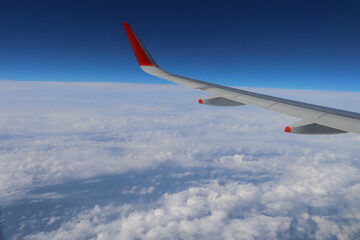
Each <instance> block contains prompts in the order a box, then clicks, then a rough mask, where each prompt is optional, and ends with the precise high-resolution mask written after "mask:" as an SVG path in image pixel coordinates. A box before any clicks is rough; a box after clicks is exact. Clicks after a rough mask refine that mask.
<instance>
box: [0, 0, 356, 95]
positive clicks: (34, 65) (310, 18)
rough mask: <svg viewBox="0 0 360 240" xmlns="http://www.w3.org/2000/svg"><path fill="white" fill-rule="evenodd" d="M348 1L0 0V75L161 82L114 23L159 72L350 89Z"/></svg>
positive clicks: (352, 49)
mask: <svg viewBox="0 0 360 240" xmlns="http://www.w3.org/2000/svg"><path fill="white" fill-rule="evenodd" d="M359 12H360V2H358V1H221V2H209V1H31V2H30V1H10V0H5V1H2V7H1V9H0V35H1V38H0V52H1V55H0V79H8V80H24V81H65V82H71V81H91V82H133V83H166V82H164V81H163V80H161V79H156V78H154V77H152V76H148V75H146V74H144V73H143V72H142V71H141V70H140V69H139V68H138V66H137V63H136V60H135V57H134V56H133V53H132V51H131V48H130V45H129V43H128V40H127V39H126V35H125V33H124V30H123V29H122V25H121V22H123V21H125V22H128V23H129V24H130V25H132V27H133V30H134V31H135V32H136V33H137V35H139V36H140V38H141V39H142V41H143V42H144V44H145V46H146V47H147V48H148V50H149V51H150V53H151V54H152V56H153V57H154V59H155V61H156V62H157V63H158V64H159V65H160V66H161V67H163V68H164V69H166V70H167V71H170V72H173V73H176V74H181V75H186V76H189V77H193V78H197V79H200V80H204V81H210V82H216V83H219V84H224V85H231V86H249V87H275V88H293V89H319V90H340V91H359V90H360V82H359V77H360V67H359V66H360V44H359V43H360V15H359V14H358V13H359Z"/></svg>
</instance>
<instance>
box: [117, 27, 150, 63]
mask: <svg viewBox="0 0 360 240" xmlns="http://www.w3.org/2000/svg"><path fill="white" fill-rule="evenodd" d="M122 24H123V26H124V30H125V33H126V35H127V37H128V39H129V42H130V45H131V47H132V49H133V51H134V54H135V57H136V59H137V61H138V63H139V65H140V66H157V65H156V63H155V62H154V60H153V59H152V58H151V56H150V54H149V53H148V52H147V51H146V49H145V48H144V47H143V46H142V44H140V41H139V40H138V39H137V37H136V36H135V34H134V33H133V31H132V30H131V27H130V25H129V24H128V23H126V22H122Z"/></svg>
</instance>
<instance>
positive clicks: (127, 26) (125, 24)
mask: <svg viewBox="0 0 360 240" xmlns="http://www.w3.org/2000/svg"><path fill="white" fill-rule="evenodd" d="M122 25H123V26H124V28H129V27H130V24H128V23H126V22H122Z"/></svg>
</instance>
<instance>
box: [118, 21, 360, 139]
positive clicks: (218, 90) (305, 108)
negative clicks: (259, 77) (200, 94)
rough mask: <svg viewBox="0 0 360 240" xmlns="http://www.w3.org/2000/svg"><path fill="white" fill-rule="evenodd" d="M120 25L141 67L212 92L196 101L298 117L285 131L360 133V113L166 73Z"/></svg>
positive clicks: (127, 29) (177, 81) (300, 132)
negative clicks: (256, 108)
mask: <svg viewBox="0 0 360 240" xmlns="http://www.w3.org/2000/svg"><path fill="white" fill-rule="evenodd" d="M123 25H124V28H125V32H126V34H127V36H128V38H129V41H130V44H131V46H132V48H133V50H134V53H135V56H136V58H137V60H138V63H139V65H140V67H141V68H142V70H143V71H145V72H146V73H148V74H150V75H153V76H155V77H158V78H162V79H165V80H168V81H171V82H174V83H177V84H180V85H184V86H187V87H191V88H194V89H197V90H201V91H204V92H207V93H209V94H211V96H210V97H208V98H204V99H200V100H199V103H203V104H209V105H215V106H237V105H245V104H246V105H251V106H254V107H259V108H263V109H267V110H270V111H273V112H278V113H282V114H285V115H289V116H292V117H296V118H299V119H301V120H300V121H298V122H296V123H294V124H291V125H289V126H287V127H285V132H289V133H297V134H338V133H346V132H352V133H357V134H360V113H356V112H350V111H344V110H340V109H335V108H329V107H324V106H319V105H314V104H310V103H304V102H299V101H293V100H289V99H284V98H278V97H273V96H269V95H265V94H260V93H255V92H250V91H246V90H241V89H237V88H231V87H226V86H222V85H218V84H214V83H209V82H204V81H200V80H195V79H191V78H187V77H182V76H178V75H174V74H171V73H168V72H166V71H164V70H162V69H161V68H160V67H159V66H158V65H157V64H156V63H155V61H154V60H153V59H152V57H151V56H150V54H149V53H148V51H147V50H146V49H145V47H144V46H143V44H142V43H141V42H140V40H139V39H138V38H137V37H136V35H135V34H134V33H133V31H132V30H131V28H130V25H129V24H127V23H123Z"/></svg>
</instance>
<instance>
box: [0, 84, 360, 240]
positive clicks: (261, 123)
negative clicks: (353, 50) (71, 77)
mask: <svg viewBox="0 0 360 240" xmlns="http://www.w3.org/2000/svg"><path fill="white" fill-rule="evenodd" d="M1 83H2V84H1V88H0V91H1V94H0V109H1V110H0V111H1V112H0V113H1V115H0V123H1V124H0V133H1V136H0V144H1V152H0V178H1V180H0V194H1V196H3V197H2V198H1V202H2V205H3V206H4V208H5V209H6V208H7V207H8V206H14V205H16V204H18V202H19V201H21V200H22V199H30V200H29V201H31V202H32V203H35V202H40V203H41V201H45V199H47V200H49V201H50V200H54V199H56V200H59V199H66V196H67V194H66V193H57V192H56V191H50V192H48V193H44V194H33V193H32V192H31V191H33V190H34V189H37V188H39V187H42V186H48V187H49V188H51V186H53V185H55V184H62V183H66V182H68V181H73V180H77V179H78V180H82V179H83V180H85V181H87V180H86V179H90V180H89V181H93V180H91V179H92V178H94V177H99V176H105V175H122V174H125V173H127V172H129V171H133V170H138V171H143V172H147V171H150V170H154V169H155V170H156V169H160V168H167V166H171V168H172V169H182V170H184V171H172V170H171V171H170V170H169V173H168V174H169V175H168V176H169V178H170V179H177V181H179V182H180V183H181V184H180V187H177V188H174V187H173V186H167V187H164V186H163V185H164V182H163V181H161V180H159V179H161V178H156V177H155V176H154V178H153V182H151V185H147V186H135V185H134V186H133V185H130V183H129V186H127V187H126V188H124V189H123V190H121V194H123V195H124V196H126V195H129V194H130V195H131V194H133V195H138V196H144V197H145V196H154V194H158V195H159V197H158V198H155V199H154V201H150V200H149V199H147V201H145V202H141V203H140V202H136V201H134V202H131V201H130V202H127V203H121V199H112V201H109V202H107V203H102V204H97V200H96V199H94V204H93V205H92V206H91V207H87V208H86V209H80V210H78V211H74V212H72V213H71V214H70V215H68V217H67V218H63V216H62V215H61V214H60V213H59V212H57V213H53V214H50V213H49V214H48V216H46V217H44V216H40V215H38V216H37V215H36V217H35V218H36V221H40V222H44V223H46V224H47V225H48V226H55V225H56V224H57V227H55V228H50V227H49V230H46V229H41V230H40V229H38V230H34V231H33V232H31V233H30V234H27V236H25V235H22V236H23V237H25V238H28V239H68V238H69V237H70V236H71V237H72V238H75V239H84V238H89V239H137V238H144V239H169V238H175V239H199V238H203V239H219V238H223V239H256V238H261V239H264V238H265V239H276V238H278V239H311V238H312V239H329V238H332V237H337V238H338V239H356V236H358V235H359V233H360V228H359V226H360V194H359V192H360V191H359V190H360V178H359V176H360V172H359V169H360V158H359V156H360V154H359V153H360V149H359V148H358V147H357V146H358V145H359V142H360V137H359V136H357V135H354V134H346V135H337V136H311V137H310V136H301V135H292V134H286V133H283V131H282V130H283V127H284V126H286V125H287V124H289V123H292V122H295V121H296V119H294V118H291V117H286V116H283V115H278V114H275V113H271V112H266V111H263V110H261V109H256V108H252V107H249V106H244V107H238V108H216V107H215V108H214V107H209V106H203V105H198V104H196V99H197V98H199V97H203V96H204V95H203V93H201V92H196V91H192V90H187V89H184V88H181V87H177V86H173V85H140V84H115V83H108V84H103V83H36V82H31V83H30V82H11V81H2V82H1ZM257 90H258V91H263V92H265V93H268V94H271V93H275V94H277V95H282V96H287V95H288V96H289V95H291V96H292V97H293V98H296V99H299V100H302V99H306V100H307V101H314V102H315V103H319V104H326V103H327V105H328V106H329V105H330V106H333V107H341V106H346V107H345V108H347V109H351V110H355V111H359V110H360V109H356V107H357V108H359V106H355V105H356V102H358V101H356V100H354V99H360V94H355V93H345V94H342V93H336V96H337V97H336V99H335V100H334V97H333V95H334V93H326V92H315V93H314V92H312V91H289V90H287V91H280V90H261V89H260V90H259V89H257ZM314 96H315V97H314ZM329 99H333V100H331V101H330V100H329ZM354 101H355V102H354ZM95 181H96V180H95ZM169 182H170V183H172V180H169ZM174 189H177V190H174ZM160 190H161V191H160ZM99 191H101V189H99ZM74 208H75V206H74ZM4 216H10V215H6V214H4ZM30 220H31V219H29V218H28V217H26V216H24V220H23V221H22V225H23V226H26V225H30V224H31V221H30ZM33 220H34V219H33ZM2 221H3V225H4V222H5V225H6V223H7V220H6V217H3V218H2ZM34 221H35V220H34ZM23 228H24V227H23ZM18 232H21V229H18Z"/></svg>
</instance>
